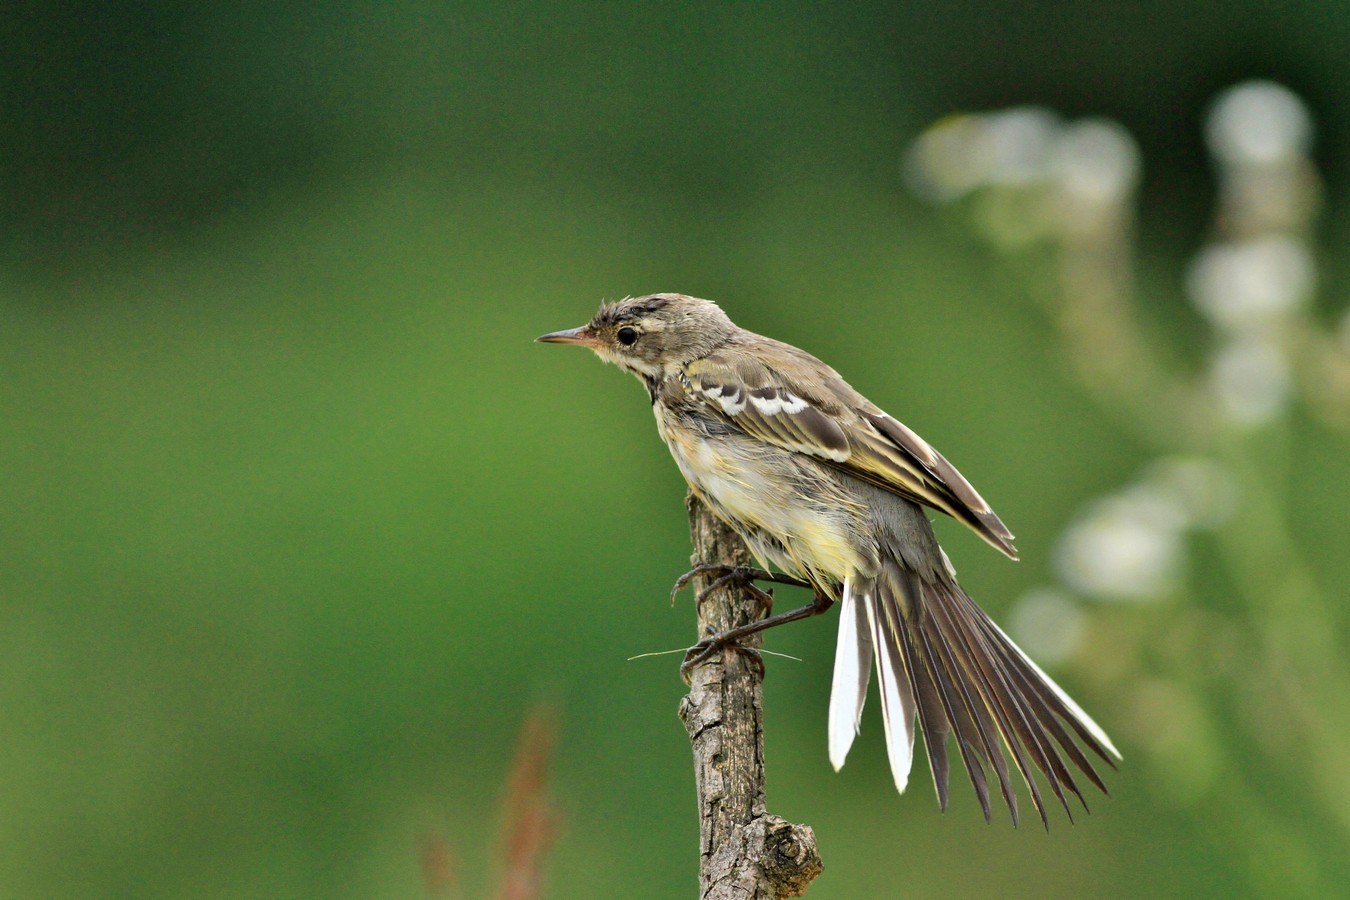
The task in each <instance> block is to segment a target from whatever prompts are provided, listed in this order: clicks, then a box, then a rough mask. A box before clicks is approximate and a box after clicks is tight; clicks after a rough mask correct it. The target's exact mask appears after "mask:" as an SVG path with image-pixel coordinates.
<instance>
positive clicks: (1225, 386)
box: [1209, 336, 1294, 426]
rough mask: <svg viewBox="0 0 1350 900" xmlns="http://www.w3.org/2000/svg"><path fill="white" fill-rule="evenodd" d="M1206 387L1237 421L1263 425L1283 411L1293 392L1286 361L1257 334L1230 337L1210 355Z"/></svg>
mask: <svg viewBox="0 0 1350 900" xmlns="http://www.w3.org/2000/svg"><path fill="white" fill-rule="evenodd" d="M1209 379H1210V388H1211V390H1212V391H1213V393H1214V397H1215V399H1216V400H1217V401H1218V403H1219V407H1220V409H1222V410H1223V411H1224V413H1225V414H1226V415H1227V416H1228V418H1229V420H1230V421H1232V422H1234V423H1236V424H1238V425H1250V426H1256V425H1264V424H1267V423H1269V422H1271V421H1273V420H1274V419H1276V418H1277V417H1279V416H1280V414H1281V413H1283V412H1284V410H1285V408H1286V407H1287V406H1288V405H1289V402H1290V400H1291V399H1292V396H1293V389H1294V382H1293V375H1292V373H1291V372H1290V368H1289V361H1288V359H1286V357H1285V355H1284V353H1282V352H1281V351H1280V349H1279V347H1277V346H1275V344H1273V343H1272V342H1271V341H1270V340H1268V339H1266V338H1264V337H1261V336H1250V337H1241V338H1238V339H1237V340H1234V341H1230V342H1229V343H1228V344H1226V345H1225V346H1224V347H1223V348H1221V349H1220V350H1219V352H1218V353H1217V354H1215V356H1214V361H1213V365H1212V367H1211V368H1210V376H1209Z"/></svg>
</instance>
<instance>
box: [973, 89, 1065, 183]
mask: <svg viewBox="0 0 1350 900" xmlns="http://www.w3.org/2000/svg"><path fill="white" fill-rule="evenodd" d="M983 119H984V122H985V140H987V141H988V143H989V155H990V159H991V161H992V163H993V165H992V167H991V169H990V171H989V180H990V181H992V182H994V183H995V184H1006V185H1023V184H1028V183H1031V182H1034V181H1039V180H1041V179H1044V178H1045V177H1046V174H1047V173H1048V171H1049V164H1050V154H1051V152H1052V150H1053V149H1054V145H1055V140H1056V138H1057V136H1058V133H1059V128H1060V122H1059V116H1057V115H1055V114H1054V113H1052V112H1051V111H1050V110H1048V109H1045V108H1043V107H1040V106H1018V107H1014V108H1012V109H1007V110H1003V111H1001V112H996V113H986V114H985V115H984V116H983Z"/></svg>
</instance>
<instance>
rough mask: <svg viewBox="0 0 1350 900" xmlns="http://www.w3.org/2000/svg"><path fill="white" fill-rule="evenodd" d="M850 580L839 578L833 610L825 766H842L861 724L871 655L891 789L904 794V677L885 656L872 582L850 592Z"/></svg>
mask: <svg viewBox="0 0 1350 900" xmlns="http://www.w3.org/2000/svg"><path fill="white" fill-rule="evenodd" d="M853 581H854V579H852V578H846V579H844V595H843V599H842V601H841V602H840V610H839V643H838V646H837V648H836V649H835V654H834V684H833V688H832V689H831V691H830V718H829V746H830V764H831V765H833V766H834V768H835V771H838V770H839V769H840V768H841V767H842V766H843V765H844V759H845V757H847V756H848V751H849V748H850V747H852V746H853V739H854V737H855V736H857V734H858V727H859V723H860V722H861V721H862V710H863V702H864V701H865V700H866V699H867V683H868V680H869V676H870V674H871V672H870V670H871V667H872V660H873V657H874V656H875V658H876V666H877V682H878V684H879V686H880V690H881V717H882V720H883V722H884V727H885V731H886V753H887V756H888V757H889V759H890V763H891V777H892V778H894V779H895V789H896V790H897V791H899V792H900V793H902V794H903V793H904V792H905V788H906V786H908V784H909V773H910V771H911V769H912V768H913V766H914V735H915V727H914V726H915V711H916V707H915V703H914V695H913V692H912V690H911V689H910V686H909V679H908V676H907V675H906V674H905V672H904V671H903V670H901V669H900V668H899V667H898V666H897V664H896V663H897V657H896V654H895V653H894V652H890V650H889V645H888V643H887V639H886V635H885V633H884V631H883V629H884V624H883V622H882V620H881V617H880V616H879V615H878V613H877V609H876V591H877V588H878V585H877V584H876V582H869V583H867V585H866V587H865V588H863V590H862V591H855V590H854V584H853Z"/></svg>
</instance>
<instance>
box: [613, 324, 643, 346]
mask: <svg viewBox="0 0 1350 900" xmlns="http://www.w3.org/2000/svg"><path fill="white" fill-rule="evenodd" d="M617 337H618V338H619V343H620V344H623V345H624V346H625V347H631V346H633V345H634V344H636V343H637V339H638V333H637V329H636V328H628V327H626V326H625V327H623V328H620V329H619V333H618V335H617Z"/></svg>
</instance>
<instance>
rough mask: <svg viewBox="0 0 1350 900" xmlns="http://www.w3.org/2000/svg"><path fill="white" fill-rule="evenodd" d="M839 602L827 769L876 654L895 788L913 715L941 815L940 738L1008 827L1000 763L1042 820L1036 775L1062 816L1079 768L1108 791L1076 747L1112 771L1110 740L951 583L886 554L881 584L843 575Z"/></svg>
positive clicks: (903, 779) (1008, 786)
mask: <svg viewBox="0 0 1350 900" xmlns="http://www.w3.org/2000/svg"><path fill="white" fill-rule="evenodd" d="M841 606H842V608H841V610H840V613H841V618H840V625H839V647H838V651H837V653H836V655H835V675H834V690H833V693H832V695H831V698H830V720H829V722H830V726H829V736H830V740H829V744H830V761H831V762H832V763H833V764H834V766H835V768H836V769H837V768H839V767H840V766H842V765H843V763H844V756H845V755H846V754H847V753H848V749H849V746H850V745H851V744H852V742H853V737H854V735H855V734H856V732H857V726H858V719H859V717H860V715H861V713H862V704H863V699H864V696H865V694H866V691H867V680H868V669H869V667H870V663H871V662H872V659H873V657H875V660H876V667H877V679H878V681H879V683H880V687H881V709H882V714H883V719H884V722H885V730H886V747H887V751H888V753H889V756H890V762H891V773H892V775H893V776H894V778H895V786H896V788H897V789H898V790H900V791H904V789H905V786H906V785H907V784H908V781H909V773H910V768H911V766H912V764H913V758H914V751H913V747H914V736H915V735H914V727H915V719H916V718H917V720H918V726H919V728H920V729H922V731H923V736H924V744H925V747H926V749H927V752H928V760H929V765H930V767H931V768H932V772H933V784H934V787H935V789H936V790H937V796H938V803H939V804H940V805H941V807H942V808H943V809H945V808H946V807H947V794H948V790H947V789H948V774H949V773H948V761H947V738H948V736H955V738H956V746H957V750H958V752H959V753H960V756H961V759H962V762H963V763H964V764H965V768H966V772H967V774H968V775H969V777H970V781H971V784H972V785H973V786H974V788H975V793H976V796H977V797H978V798H979V801H980V806H981V807H982V809H983V810H984V816H985V819H989V818H991V809H990V801H989V794H990V785H989V782H990V780H996V781H997V783H998V790H999V793H1000V794H1001V795H1002V797H1003V800H1004V802H1005V803H1006V804H1007V806H1008V810H1009V812H1010V813H1011V814H1012V819H1013V822H1014V824H1015V823H1016V822H1017V821H1018V809H1017V793H1016V790H1015V787H1014V779H1013V776H1012V769H1011V767H1010V766H1009V759H1011V762H1012V765H1013V766H1015V767H1016V769H1017V772H1018V774H1019V775H1020V776H1021V779H1022V781H1023V782H1024V783H1025V784H1026V787H1027V791H1028V793H1029V794H1030V796H1031V801H1032V803H1033V804H1034V805H1035V807H1036V811H1037V813H1039V815H1040V818H1041V821H1042V822H1048V818H1047V815H1046V803H1045V797H1043V796H1042V788H1041V784H1040V783H1039V782H1038V781H1037V779H1036V777H1035V774H1034V773H1036V772H1039V773H1040V775H1041V777H1042V779H1043V780H1044V783H1045V784H1046V785H1048V786H1049V788H1050V790H1051V791H1052V792H1053V793H1054V796H1055V798H1057V799H1058V800H1059V802H1060V804H1061V805H1063V807H1064V809H1065V811H1066V812H1068V814H1069V816H1070V819H1072V816H1073V813H1072V809H1071V808H1070V806H1069V801H1068V793H1072V794H1074V795H1075V796H1076V797H1077V798H1078V800H1079V802H1080V803H1082V804H1083V808H1084V809H1086V808H1087V801H1086V800H1085V799H1084V797H1083V794H1082V792H1081V791H1080V790H1079V787H1078V783H1077V781H1076V780H1075V778H1076V776H1077V775H1078V773H1081V774H1082V776H1084V777H1086V778H1087V780H1088V781H1090V782H1091V783H1092V784H1094V785H1096V786H1097V788H1099V789H1100V790H1101V791H1102V792H1103V793H1106V785H1105V784H1104V783H1103V782H1102V780H1101V778H1100V777H1099V776H1098V774H1097V772H1096V770H1095V769H1094V768H1093V764H1092V762H1091V761H1090V760H1089V758H1088V756H1087V754H1086V753H1084V752H1083V748H1086V749H1087V750H1089V751H1091V752H1092V753H1093V754H1095V755H1096V756H1098V757H1100V758H1101V759H1102V760H1104V761H1105V762H1106V763H1107V764H1108V765H1111V766H1112V767H1113V768H1114V766H1115V763H1114V762H1113V761H1112V759H1111V757H1112V756H1115V757H1116V758H1119V757H1120V753H1119V751H1117V750H1116V748H1115V746H1114V745H1113V744H1112V743H1111V740H1110V738H1108V737H1107V736H1106V733H1105V732H1104V731H1103V730H1102V729H1101V727H1100V726H1098V725H1097V723H1096V722H1094V721H1092V719H1091V718H1090V717H1089V716H1088V715H1087V714H1086V713H1085V712H1083V710H1082V709H1081V708H1080V707H1079V706H1078V705H1077V704H1076V703H1074V702H1073V700H1072V699H1070V698H1069V696H1068V694H1066V693H1065V692H1064V691H1063V689H1061V688H1060V687H1059V685H1057V684H1055V682H1054V681H1052V680H1051V679H1050V677H1049V676H1048V675H1046V674H1045V673H1044V672H1043V671H1041V669H1040V668H1039V667H1038V666H1037V665H1036V664H1035V663H1033V662H1032V661H1031V659H1030V658H1029V657H1027V655H1026V654H1025V653H1023V652H1022V651H1021V650H1020V649H1019V648H1018V647H1017V646H1016V645H1015V644H1014V643H1013V642H1012V641H1011V640H1010V639H1009V638H1008V636H1007V635H1006V634H1004V632H1003V631H1002V630H1001V629H1000V628H999V627H998V626H997V625H995V624H994V622H993V620H991V619H990V618H989V616H988V615H986V614H985V613H984V611H983V610H981V609H980V608H979V607H978V606H976V605H975V602H974V601H973V600H971V599H970V598H969V597H968V596H966V594H965V592H964V591H962V590H961V588H960V587H959V586H957V584H956V583H955V581H938V582H929V581H925V580H923V579H921V578H920V577H919V576H918V575H917V574H915V573H914V572H912V571H909V570H908V569H906V568H904V567H903V566H901V565H900V564H898V563H897V562H895V561H893V560H889V559H888V560H886V561H885V562H884V564H883V569H882V572H881V573H880V576H879V577H877V578H858V577H856V576H855V577H853V578H851V579H849V580H848V581H847V582H846V583H845V586H844V596H843V603H842V604H841ZM1075 737H1076V738H1077V741H1075ZM1080 744H1081V746H1080ZM1066 760H1067V762H1068V763H1069V764H1071V765H1072V767H1073V769H1071V768H1070V766H1069V765H1066ZM1074 769H1076V770H1077V771H1074ZM990 776H992V778H991V777H990Z"/></svg>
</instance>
